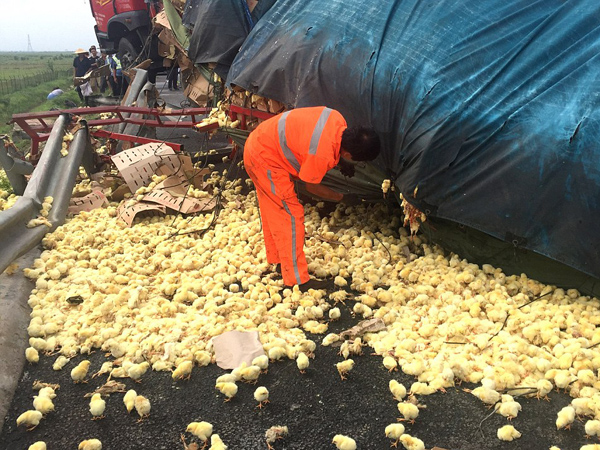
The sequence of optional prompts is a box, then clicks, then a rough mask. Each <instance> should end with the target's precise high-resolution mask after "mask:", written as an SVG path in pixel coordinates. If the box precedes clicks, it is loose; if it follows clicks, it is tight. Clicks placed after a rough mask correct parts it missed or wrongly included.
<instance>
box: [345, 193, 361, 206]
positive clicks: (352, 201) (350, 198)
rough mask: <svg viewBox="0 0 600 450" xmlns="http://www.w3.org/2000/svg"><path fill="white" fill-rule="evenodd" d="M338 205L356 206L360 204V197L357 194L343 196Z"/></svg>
mask: <svg viewBox="0 0 600 450" xmlns="http://www.w3.org/2000/svg"><path fill="white" fill-rule="evenodd" d="M340 203H343V204H344V205H348V206H357V205H361V204H362V197H360V196H358V195H357V194H345V195H344V197H343V198H342V199H341V200H340Z"/></svg>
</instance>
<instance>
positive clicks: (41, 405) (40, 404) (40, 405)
mask: <svg viewBox="0 0 600 450" xmlns="http://www.w3.org/2000/svg"><path fill="white" fill-rule="evenodd" d="M33 407H34V409H35V410H36V411H39V412H41V413H42V414H43V415H46V414H48V413H49V412H50V411H54V403H52V400H51V399H50V398H49V397H47V396H45V395H37V396H35V397H33Z"/></svg>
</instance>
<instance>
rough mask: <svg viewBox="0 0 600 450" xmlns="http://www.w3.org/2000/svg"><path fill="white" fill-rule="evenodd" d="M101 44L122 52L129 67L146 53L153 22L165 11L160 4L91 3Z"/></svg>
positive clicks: (146, 0) (133, 0) (141, 0)
mask: <svg viewBox="0 0 600 450" xmlns="http://www.w3.org/2000/svg"><path fill="white" fill-rule="evenodd" d="M90 6H91V8H92V14H93V15H94V18H95V19H96V25H95V27H94V29H95V31H96V37H97V38H98V43H99V44H100V47H101V48H103V49H107V50H109V49H114V50H117V51H118V55H119V59H120V60H121V62H122V63H123V64H124V65H125V66H128V65H129V63H131V62H133V61H134V60H135V59H136V58H137V56H138V55H139V53H140V52H141V51H142V49H143V45H144V43H145V42H146V40H147V38H148V34H149V33H150V30H151V29H152V23H151V20H152V18H153V17H154V16H155V15H156V14H157V13H158V12H159V11H160V10H161V9H162V3H161V2H160V1H159V0H90Z"/></svg>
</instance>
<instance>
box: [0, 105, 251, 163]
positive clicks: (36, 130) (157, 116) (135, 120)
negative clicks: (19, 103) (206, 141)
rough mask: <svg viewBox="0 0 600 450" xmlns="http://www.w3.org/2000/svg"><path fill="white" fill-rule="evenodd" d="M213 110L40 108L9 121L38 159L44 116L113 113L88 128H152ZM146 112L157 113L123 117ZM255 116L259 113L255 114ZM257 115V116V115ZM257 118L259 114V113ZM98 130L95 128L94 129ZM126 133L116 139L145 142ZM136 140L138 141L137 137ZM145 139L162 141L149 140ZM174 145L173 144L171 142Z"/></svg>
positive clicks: (187, 124)
mask: <svg viewBox="0 0 600 450" xmlns="http://www.w3.org/2000/svg"><path fill="white" fill-rule="evenodd" d="M210 111H211V108H184V109H173V110H161V109H156V108H138V107H136V106H98V107H94V108H74V109H63V110H57V111H41V112H35V113H22V114H15V115H13V116H12V119H11V121H10V122H9V123H16V124H18V125H19V126H20V127H21V128H22V129H23V131H25V133H27V134H28V135H29V137H30V138H31V159H36V157H37V153H38V150H39V144H40V142H44V141H46V140H48V137H49V136H50V131H51V130H52V126H51V125H50V124H47V123H46V122H45V121H44V119H49V118H54V117H58V116H59V115H61V114H65V113H66V114H73V115H77V116H86V115H89V114H101V113H114V114H116V115H117V117H114V118H111V119H94V120H89V121H88V122H87V124H88V126H89V127H97V126H106V125H115V124H119V123H123V122H125V123H130V124H134V125H145V126H149V127H158V128H192V127H194V126H196V125H198V124H199V123H200V122H201V120H202V119H203V117H199V118H198V117H197V116H204V115H206V114H208V113H209V112H210ZM126 113H129V114H143V115H146V116H154V118H153V119H151V118H147V119H144V118H141V117H123V114H126ZM255 115H256V114H255ZM163 116H191V120H177V121H163V120H161V117H163ZM256 116H257V115H256ZM257 117H258V116H257ZM28 120H29V121H31V120H37V121H38V122H39V124H36V125H30V124H29V123H27V121H28ZM216 128H218V124H210V125H203V126H202V127H199V128H196V131H200V132H202V131H211V130H214V129H216ZM93 133H95V131H94V132H93ZM125 136H128V135H123V134H120V135H118V136H114V138H116V139H121V140H129V141H132V142H140V143H144V141H143V139H145V138H142V139H141V140H140V139H139V136H128V137H127V138H125ZM136 139H137V140H136ZM146 142H162V141H154V140H148V141H146ZM170 145H171V144H170Z"/></svg>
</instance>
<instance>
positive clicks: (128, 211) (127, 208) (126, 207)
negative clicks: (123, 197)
mask: <svg viewBox="0 0 600 450" xmlns="http://www.w3.org/2000/svg"><path fill="white" fill-rule="evenodd" d="M166 211H167V209H166V208H165V207H164V206H161V205H156V204H151V203H134V204H126V203H121V204H120V205H119V207H118V208H117V218H119V219H121V220H122V221H124V222H125V223H126V224H127V226H128V227H131V224H132V223H133V220H134V219H135V216H137V215H138V214H140V213H145V215H146V214H147V215H151V216H154V215H156V213H157V212H158V213H161V214H165V213H166Z"/></svg>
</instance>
